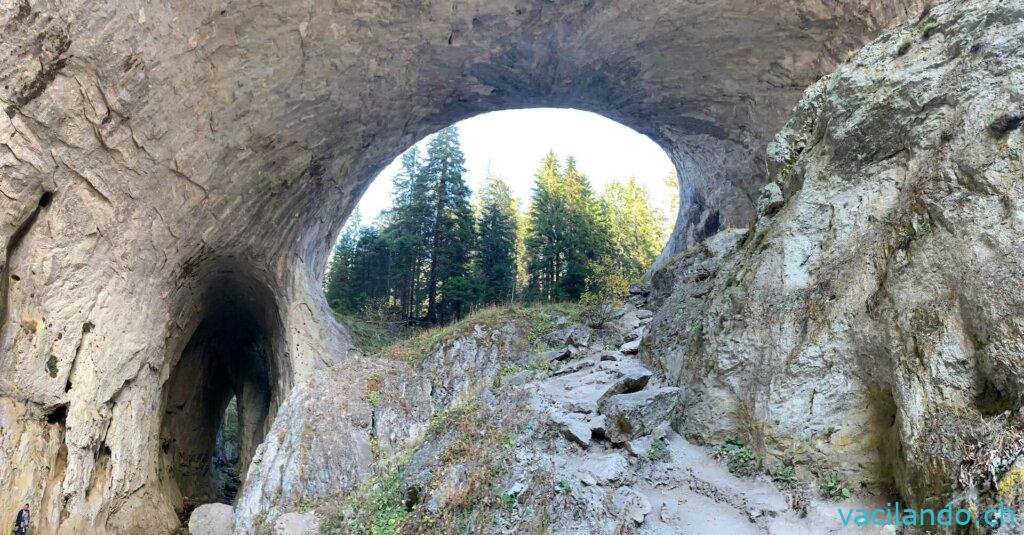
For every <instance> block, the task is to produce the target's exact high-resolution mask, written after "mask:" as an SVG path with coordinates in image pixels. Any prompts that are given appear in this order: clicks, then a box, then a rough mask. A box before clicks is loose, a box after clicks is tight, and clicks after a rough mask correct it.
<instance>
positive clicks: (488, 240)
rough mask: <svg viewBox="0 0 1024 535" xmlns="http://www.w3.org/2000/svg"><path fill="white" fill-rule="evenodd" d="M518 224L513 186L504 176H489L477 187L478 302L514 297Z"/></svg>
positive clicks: (476, 270) (498, 301) (476, 263)
mask: <svg viewBox="0 0 1024 535" xmlns="http://www.w3.org/2000/svg"><path fill="white" fill-rule="evenodd" d="M518 226H519V225H518V214H517V209H516V200H515V198H514V197H513V195H512V190H511V189H510V188H509V186H508V184H506V183H505V182H504V181H503V180H501V179H499V178H495V177H491V178H488V179H487V183H486V185H485V186H484V187H483V189H482V190H481V191H480V218H479V237H478V239H477V253H476V259H475V263H474V265H475V274H476V279H477V281H478V282H477V284H476V288H477V292H478V294H479V295H478V299H479V301H480V302H481V303H485V304H495V303H502V302H509V301H512V300H513V299H514V298H515V292H516V280H517V276H518V270H517V261H518V259H517V245H518V244H517V240H518Z"/></svg>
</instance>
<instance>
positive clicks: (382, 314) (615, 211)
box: [324, 127, 665, 352]
mask: <svg viewBox="0 0 1024 535" xmlns="http://www.w3.org/2000/svg"><path fill="white" fill-rule="evenodd" d="M464 173H465V156H464V155H463V152H462V148H461V144H460V140H459V134H458V130H457V129H456V128H455V127H449V128H446V129H444V130H441V131H440V132H438V133H437V134H436V135H435V136H433V137H432V138H430V139H429V141H428V142H427V143H426V148H425V151H424V153H422V154H421V152H420V150H419V149H418V148H417V147H413V148H412V149H410V150H409V151H407V152H406V153H405V154H403V155H402V159H401V169H400V171H399V172H398V173H397V174H396V175H395V177H394V184H393V185H394V194H393V198H392V206H393V207H392V209H391V210H389V211H387V212H384V213H383V214H381V216H380V217H379V218H377V220H376V221H374V222H373V223H372V224H370V225H365V226H364V225H362V224H361V220H360V217H359V214H358V213H355V214H353V216H352V218H351V220H350V221H349V223H348V224H347V225H346V226H345V227H344V229H343V231H342V233H341V235H340V237H339V239H338V242H337V244H336V245H335V248H334V250H333V251H332V254H331V257H330V259H329V262H328V269H327V272H326V273H325V277H324V292H325V294H326V296H327V301H328V303H329V304H330V305H331V307H332V308H334V310H335V311H337V312H338V313H339V314H340V315H341V316H342V317H343V319H344V320H345V321H346V323H348V324H349V326H350V327H351V328H352V330H353V331H356V332H354V335H355V337H356V341H357V344H359V345H360V346H361V347H362V348H364V350H366V351H367V352H374V351H376V350H378V349H379V348H381V347H383V346H385V345H388V343H389V342H390V341H391V339H392V338H393V337H392V336H390V335H391V334H396V335H399V336H400V335H403V334H408V328H410V327H425V326H435V325H444V324H447V323H450V322H453V321H457V320H459V319H461V318H463V317H465V316H466V315H467V314H469V313H471V312H473V311H474V310H477V309H480V308H481V307H488V306H492V305H503V304H509V303H514V302H538V301H539V302H545V303H555V302H565V301H571V302H575V301H577V300H579V299H580V298H581V297H583V296H586V302H587V305H588V308H589V309H590V312H591V316H592V318H593V319H594V320H595V321H599V320H600V316H602V315H604V314H606V313H607V312H608V311H607V310H606V307H604V305H605V304H607V303H609V302H611V301H612V300H614V299H616V298H618V296H619V295H620V294H622V293H624V288H625V287H626V285H627V283H628V282H630V281H633V280H637V279H639V278H640V277H642V276H644V274H645V272H646V270H647V269H648V268H649V266H650V265H651V263H652V262H653V261H654V259H655V258H656V257H657V254H658V252H659V251H660V248H661V246H662V243H663V242H664V239H665V221H664V218H663V217H661V216H660V215H659V214H658V212H657V211H656V210H655V209H654V208H653V207H652V205H651V203H650V199H649V194H648V192H647V190H646V189H645V188H644V187H643V186H641V185H639V184H638V183H637V181H636V180H634V179H629V180H627V181H625V182H612V183H611V184H609V185H608V187H607V188H606V189H605V191H604V193H603V194H602V196H600V197H598V196H596V195H595V194H594V192H593V190H592V188H591V185H590V182H589V181H588V179H587V177H586V176H585V175H584V174H583V173H582V172H581V171H580V170H579V169H578V168H577V166H576V162H575V160H574V159H573V157H572V156H569V157H567V158H566V159H565V161H564V164H563V162H560V161H559V158H558V157H557V156H556V155H555V154H554V153H549V154H548V155H547V156H546V157H545V159H544V161H543V162H542V164H541V166H540V167H539V169H538V170H537V172H536V175H535V182H534V188H533V194H532V198H531V202H530V207H529V210H528V212H527V214H526V216H525V218H523V219H524V221H523V222H521V221H520V214H519V208H518V206H517V202H516V199H515V197H514V195H513V193H512V190H511V188H510V187H509V186H508V184H506V183H505V182H504V181H502V180H500V179H498V178H495V177H490V178H488V180H487V182H486V184H485V185H484V187H483V188H481V190H480V191H479V192H478V195H477V197H476V199H475V205H476V209H475V210H474V208H473V203H471V202H470V195H471V192H470V190H469V188H468V187H467V186H466V183H465V181H464V180H463V175H464ZM527 273H529V275H526V274H527ZM356 315H358V316H361V317H362V318H365V319H367V320H368V321H369V323H364V324H360V323H359V321H358V320H356V319H354V317H355V316H356ZM360 331H361V332H360Z"/></svg>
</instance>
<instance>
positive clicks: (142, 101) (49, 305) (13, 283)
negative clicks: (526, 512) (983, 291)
mask: <svg viewBox="0 0 1024 535" xmlns="http://www.w3.org/2000/svg"><path fill="white" fill-rule="evenodd" d="M924 3H926V2H924V1H923V0H857V1H851V2H841V3H840V2H818V1H815V0H800V1H797V2H792V1H782V0H770V1H763V2H749V1H746V0H727V1H722V2H713V3H709V2H703V1H696V0H666V1H662V2H648V1H589V2H575V1H557V2H512V3H509V2H490V1H482V0H480V1H470V2H441V1H426V2H383V1H380V2H372V1H368V2H340V3H339V2H329V1H318V0H310V1H304V2H299V1H287V2H249V1H246V0H238V1H213V2H192V3H187V5H186V4H181V3H175V4H173V5H172V4H168V3H161V2H148V1H142V2H137V1H123V2H121V1H108V2H104V1H99V2H97V1H88V2H86V1H76V0H64V1H59V0H53V1H42V0H40V1H36V0H5V1H3V2H0V81H2V84H0V86H2V89H0V108H2V109H3V113H2V114H0V244H2V247H0V255H2V256H0V393H2V399H0V407H2V409H3V410H2V412H0V418H2V424H3V435H2V437H0V487H2V488H4V489H5V490H6V492H5V493H3V495H2V496H0V511H2V514H0V523H3V522H8V523H9V521H10V518H8V516H7V515H10V514H13V511H14V510H15V504H18V503H21V502H23V501H27V502H30V503H31V504H32V505H33V506H34V509H35V510H36V511H37V514H36V516H35V518H36V519H37V520H38V522H39V527H40V529H41V530H43V531H44V532H53V531H62V532H69V533H70V532H104V531H111V532H145V533H161V532H167V531H170V530H172V529H174V528H175V527H176V526H177V525H178V524H179V520H178V513H179V512H180V511H181V509H182V508H183V504H184V503H185V502H186V498H188V496H185V495H184V493H185V491H183V490H182V488H183V487H190V486H192V487H193V488H200V490H201V485H200V486H198V487H197V486H193V485H192V484H191V483H183V482H187V481H191V480H193V479H194V478H195V477H196V475H197V474H202V473H203V472H204V471H205V470H206V467H204V466H202V458H203V451H204V450H206V449H209V448H211V447H212V444H213V442H214V441H212V440H209V439H208V438H207V439H205V440H199V441H197V442H189V443H187V444H186V445H185V446H187V447H183V443H182V442H181V441H180V438H181V437H185V436H192V435H195V436H199V435H204V434H208V433H209V431H210V429H212V427H214V426H213V425H212V424H209V425H207V424H203V425H199V424H197V423H196V422H198V421H202V420H203V419H204V418H213V416H215V415H216V414H217V412H218V411H219V410H220V408H221V406H222V405H223V403H224V400H225V399H228V398H230V396H231V395H234V396H235V397H236V399H237V400H238V403H239V412H240V414H241V415H242V422H241V424H242V425H241V427H242V429H241V431H242V434H243V437H247V438H244V440H243V446H242V452H241V453H242V455H243V459H242V462H243V465H249V464H250V463H252V464H251V466H257V463H255V462H254V461H253V459H256V458H257V457H259V456H260V448H255V449H254V448H252V447H251V446H252V445H254V444H257V443H259V442H260V441H261V440H263V439H265V438H266V437H268V436H274V437H277V436H281V437H285V436H286V435H287V433H288V432H289V430H291V429H295V428H301V425H302V423H301V422H297V421H296V420H294V419H289V420H288V423H289V425H291V426H298V427H290V428H288V429H284V428H281V427H280V426H275V423H274V422H275V417H276V416H277V414H278V412H279V411H283V410H285V409H286V408H287V407H288V406H299V405H301V404H302V403H303V401H302V400H303V399H327V398H326V397H325V395H324V393H323V392H303V391H304V390H305V389H308V388H311V386H310V385H314V384H327V385H335V387H336V389H335V390H332V391H331V393H332V396H333V399H336V400H357V399H359V396H360V395H361V392H359V391H358V389H359V387H358V386H356V385H359V384H361V383H360V381H365V379H366V377H367V375H368V374H369V373H371V372H370V371H368V370H366V369H364V367H363V366H360V365H357V361H356V360H353V359H349V358H348V357H347V353H348V348H349V346H350V344H349V342H348V340H347V336H346V334H345V333H344V332H343V330H342V329H341V328H340V327H339V326H338V325H337V324H336V323H335V322H334V320H333V319H331V316H330V314H329V313H328V310H327V307H326V304H325V303H324V300H323V298H322V297H321V295H320V288H319V286H320V280H319V279H320V273H321V272H322V268H323V265H324V262H325V259H326V256H327V253H328V251H329V248H330V244H331V242H332V240H333V238H334V236H335V234H336V232H337V230H338V228H339V226H340V225H341V223H342V221H343V216H344V215H345V214H347V213H348V212H349V211H350V210H351V209H352V207H353V206H354V204H355V202H356V201H357V200H358V197H359V195H360V193H361V192H362V191H364V189H365V188H366V187H367V185H368V183H369V181H370V179H371V178H372V177H373V176H374V174H375V172H376V171H377V170H379V169H380V168H381V167H382V166H383V165H384V164H385V163H386V162H387V161H389V160H390V159H391V158H393V157H394V156H396V155H397V154H398V153H399V152H400V151H401V150H403V149H404V148H406V147H407V146H408V145H409V144H411V143H412V142H414V141H415V140H417V139H419V138H420V137H422V136H423V135H425V134H428V133H430V132H431V131H433V130H436V129H438V128H441V127H443V126H446V125H448V124H450V123H452V122H454V121H457V120H459V119H462V118H465V117H468V116H471V115H474V114H476V113H480V112H484V111H488V110H496V109H502V108H511V107H517V106H538V105H546V106H572V107H577V108H582V109H587V110H592V111H595V112H598V113H602V114H604V115H607V116H608V117H610V118H612V119H616V120H619V121H621V122H623V123H624V124H627V125H629V126H632V127H634V128H636V129H637V130H639V131H640V132H643V133H645V134H647V135H649V136H651V137H652V139H654V140H655V141H656V142H658V143H659V144H661V146H663V147H664V148H665V149H666V150H667V151H668V152H669V154H670V155H671V156H672V158H673V159H674V160H675V162H676V165H677V168H678V170H679V173H680V176H681V177H682V179H681V182H680V190H681V193H682V198H683V203H682V206H681V209H680V213H679V219H678V225H677V230H676V233H675V235H674V237H673V241H672V245H671V246H670V251H676V250H680V249H682V247H683V246H685V245H687V244H691V243H694V242H695V241H697V240H699V239H700V238H702V237H704V236H707V235H710V234H712V233H714V232H715V231H716V230H718V229H720V228H723V227H727V226H742V225H744V224H746V223H747V222H748V221H749V219H750V218H751V215H752V213H753V206H754V201H755V198H756V192H757V190H758V188H759V187H760V186H761V184H762V183H763V180H764V171H763V167H764V158H763V156H762V155H763V148H764V144H765V142H766V140H767V139H768V138H769V137H770V136H771V135H773V134H774V133H775V131H776V130H777V129H778V128H779V127H780V126H781V125H782V123H783V120H784V119H783V117H784V116H785V114H786V113H787V112H788V110H789V109H790V108H791V106H792V105H793V103H795V102H796V100H797V98H798V95H799V93H800V91H802V90H803V88H804V87H806V86H807V85H808V84H810V83H812V82H813V81H814V80H815V79H817V78H818V77H819V76H821V75H822V74H824V73H826V72H829V71H830V70H831V69H832V68H833V67H834V65H835V64H836V62H837V61H838V60H840V59H842V58H843V57H844V56H845V55H846V54H847V53H848V52H849V51H850V50H851V49H854V48H856V47H858V46H860V45H861V44H863V43H864V42H865V41H866V40H867V39H869V38H870V37H871V36H872V35H874V34H875V33H876V32H877V31H878V30H879V29H880V28H882V27H884V26H887V25H889V24H890V23H892V22H893V21H895V20H897V19H903V18H906V17H907V16H910V15H914V16H916V15H917V14H918V13H919V12H920V10H921V7H922V4H924ZM964 30H965V31H967V30H970V31H982V30H980V29H977V28H964ZM933 39H935V40H934V41H932V40H928V43H941V42H945V41H944V40H946V39H949V38H948V37H946V36H945V34H939V33H937V34H935V35H934V36H933ZM922 46H925V45H919V44H917V43H916V41H915V45H914V46H913V47H912V48H911V50H910V52H909V53H908V54H909V55H908V56H906V58H905V59H903V60H899V61H904V62H906V65H908V66H910V65H920V67H919V69H920V70H921V72H925V66H926V64H925V61H924V60H921V63H917V60H913V58H918V57H919V56H918V55H919V54H921V52H920V51H919V49H920V48H922ZM926 46H927V47H930V46H937V45H933V44H927V45H926ZM926 50H931V49H930V48H926ZM990 53H992V52H988V51H984V52H982V53H981V55H980V56H976V57H986V56H984V55H985V54H990ZM935 57H939V56H935ZM967 57H968V56H967V55H963V58H967ZM972 57H973V56H972ZM1001 58H1002V57H1001V56H998V55H997V56H996V57H995V58H994V59H992V60H991V62H992V64H993V65H996V66H998V65H1000V64H1002V63H1001V62H1002V61H1003V60H1002V59H1001ZM912 60H913V61H912ZM966 61H967V59H958V60H957V61H956V62H953V63H951V65H963V66H964V68H968V67H970V68H974V65H973V64H970V65H968V64H967V63H965V62H966ZM979 61H980V60H979ZM939 67H942V66H941V65H939ZM993 68H996V67H993ZM940 71H942V69H934V71H929V72H940ZM879 72H881V71H879ZM908 72H915V71H908ZM983 73H984V71H983ZM921 76H925V75H923V74H922V75H921ZM964 76H965V77H966V76H967V75H966V74H965V75H964ZM986 76H992V77H993V78H995V77H996V75H995V74H991V73H990V74H988V75H986ZM1009 76H1010V75H1009V74H1004V75H1002V78H999V79H1008V78H1009ZM965 83H966V82H965ZM851 91H854V93H855V94H859V93H858V91H860V90H859V89H856V90H854V89H851ZM908 102H909V100H908ZM913 102H914V104H915V105H919V106H924V105H925V104H926V103H927V102H925V101H921V102H919V101H916V100H915V101H913ZM802 113H803V114H804V115H807V113H808V112H806V111H805V112H802ZM896 116H897V117H898V116H899V115H896ZM872 117H874V120H875V121H876V123H877V125H878V126H879V127H882V126H886V125H888V124H889V123H887V122H886V121H888V120H889V119H887V118H886V117H889V116H888V115H878V116H872ZM980 117H981V116H980V115H974V114H972V115H971V116H969V117H965V118H964V121H974V120H981V119H980ZM907 127H908V128H909V125H908V126H907ZM797 131H800V130H799V129H797ZM908 131H909V130H908ZM843 135H844V136H846V138H845V139H846V142H845V143H843V144H841V145H840V144H838V143H837V144H835V146H837V147H839V146H842V147H843V148H844V149H845V150H850V149H851V148H855V150H857V151H859V150H861V149H860V148H857V147H861V146H863V147H869V148H870V150H868V151H867V152H866V153H865V154H874V152H873V151H875V150H876V149H877V151H882V152H884V151H885V150H889V149H890V148H893V147H889V146H887V145H886V146H878V147H874V145H872V143H878V142H876V141H873V140H872V139H865V138H864V136H866V135H867V132H857V131H853V132H844V133H843ZM957 135H958V134H956V133H954V140H953V143H954V144H955V143H957V142H960V143H975V142H977V143H980V141H979V140H972V139H962V140H960V138H958V137H957ZM1013 135H1015V134H1011V135H1010V136H1005V137H1004V138H1003V140H1004V141H1002V142H1003V143H1008V144H1012V143H1013V140H1014V139H1016V138H1014V137H1013ZM858 136H859V137H858ZM1006 140H1009V141H1006ZM1011 146H1012V145H1011ZM871 147H874V148H871ZM837 150H838V149H837ZM865 150H867V149H865ZM911 154H912V153H911V152H903V153H899V154H896V156H894V158H896V159H895V160H892V161H902V160H901V159H903V158H907V157H909V156H910V155H911ZM913 154H916V153H913ZM984 154H985V153H981V155H979V156H977V157H979V158H980V157H982V155H984ZM851 157H852V156H851ZM983 161H984V160H983ZM970 169H974V168H970ZM957 176H969V177H972V178H971V180H973V181H975V182H971V183H972V184H980V185H979V186H977V188H982V189H980V190H978V191H979V193H977V195H982V194H983V193H984V189H983V188H985V187H988V186H986V184H988V182H983V181H982V182H977V181H979V180H983V179H984V180H988V178H986V175H984V174H981V173H977V172H973V173H972V172H963V173H961V174H958V175H957ZM783 182H784V184H785V185H786V187H785V188H784V190H785V192H786V193H787V194H792V192H793V191H794V190H795V189H797V188H796V187H795V186H794V185H793V184H794V183H795V179H794V181H783ZM823 187H824V186H823ZM837 187H838V186H837ZM837 191H842V189H841V188H840V189H839V190H837ZM829 198H835V197H829ZM790 204H792V203H790ZM1011 206H1012V204H1011ZM790 209H791V208H787V209H786V210H790ZM958 213H959V212H958ZM992 213H993V214H994V213H996V212H992ZM808 217H809V216H808ZM857 221H861V219H857ZM801 224H803V223H801ZM936 227H937V225H936ZM957 228H959V227H957ZM979 232H980V230H979ZM818 239H820V238H819V237H817V235H813V236H812V235H808V237H807V238H806V240H805V241H801V242H799V243H800V244H802V245H799V247H805V246H806V247H805V249H806V250H807V251H809V252H813V251H812V248H811V245H810V244H811V243H815V242H814V241H813V240H818ZM963 239H964V240H967V238H966V237H964V238H963ZM965 243H971V244H974V245H975V246H977V247H982V245H981V244H983V243H986V242H984V241H969V242H965ZM837 248H839V247H838V246H837ZM800 250H804V249H800ZM844 250H846V249H844ZM879 258H887V257H879ZM956 260H957V261H958V262H964V261H965V260H964V259H963V258H961V257H957V258H956ZM946 267H948V266H946ZM965 269H966V268H965ZM899 280H901V279H899V278H898V277H891V278H890V279H889V281H890V285H888V286H886V288H888V291H891V292H895V291H898V290H897V286H895V285H896V284H898V281H899ZM906 280H908V281H909V280H910V279H906ZM906 284H908V285H910V287H913V286H912V284H911V283H910V282H907V283H906ZM882 295H883V294H880V296H882ZM884 295H889V294H884ZM880 302H881V301H880ZM879 310H880V311H879V313H880V314H881V313H883V312H884V311H885V310H896V309H894V308H891V309H886V308H884V307H883V308H881V309H879ZM892 314H894V317H898V315H896V312H892ZM893 321H895V320H893ZM886 324H888V323H886ZM210 325H214V326H218V328H215V329H207V328H205V327H204V326H210ZM972 332H975V333H980V332H986V333H987V332H988V331H981V330H972ZM986 339H987V338H986ZM239 346H244V347H239ZM990 362H992V363H993V365H995V364H998V363H999V362H1000V361H999V359H998V358H993V360H991V361H990ZM182 366H184V367H183V368H180V369H179V367H182ZM190 378H191V379H190ZM179 381H184V382H179ZM190 381H195V382H196V383H197V384H199V383H202V384H205V385H212V386H211V388H212V389H213V390H212V391H209V392H206V393H205V394H204V395H202V396H199V397H195V398H190V399H184V398H181V397H179V396H178V394H181V393H183V392H184V393H187V392H188V389H187V383H188V382H190ZM289 399H293V400H294V401H293V403H292V404H291V405H289V404H288V401H287V400H289ZM350 402H351V403H356V401H350ZM352 410H353V411H355V412H354V413H353V414H355V413H358V410H362V409H358V410H357V408H353V409H352ZM183 414H184V415H190V416H188V417H184V418H180V417H176V415H179V416H180V415H183ZM296 418H313V415H312V414H309V415H304V416H303V415H299V416H296ZM214 420H215V419H212V420H209V421H214ZM176 422H187V423H176ZM193 425H194V426H195V427H190V426H193ZM353 425H354V424H353ZM174 437H179V440H175V439H174ZM246 441H248V442H246ZM247 443H248V444H249V446H246V445H245V444H247ZM335 445H336V444H335V443H334V442H331V441H330V440H326V441H325V442H324V443H323V444H322V446H323V447H324V448H328V449H329V448H332V447H335ZM319 453H322V454H326V453H327V450H325V451H323V452H319ZM281 455H282V457H281V458H291V459H310V458H316V456H317V455H318V452H310V451H305V452H303V453H302V455H303V456H304V457H303V456H297V457H288V456H287V455H286V452H281ZM195 459H199V461H198V462H199V464H198V465H196V463H195V462H193V461H194V460H195ZM348 459H349V461H351V462H354V463H356V465H358V459H359V458H358V457H350V458H348ZM183 460H184V462H183ZM338 462H339V463H343V461H338ZM345 462H348V461H345ZM339 466H340V465H339ZM308 468H309V466H308V465H304V466H300V467H298V468H297V469H296V470H294V471H288V472H285V473H284V475H283V478H284V480H281V481H277V482H274V483H271V482H268V481H267V480H266V479H265V478H264V476H263V475H257V477H255V478H254V477H246V478H245V482H244V485H245V487H244V488H243V490H242V492H243V495H244V494H245V492H246V489H256V488H270V487H260V485H277V487H276V490H274V492H277V491H278V490H280V491H281V492H278V493H277V494H274V495H275V496H278V497H280V499H286V498H288V492H292V491H295V492H299V491H301V482H302V479H301V478H300V477H299V476H300V475H301V474H304V473H307V469H308ZM358 468H359V466H355V467H353V468H352V470H354V471H353V472H352V474H357V473H358ZM252 473H255V472H254V471H253V470H250V476H251V475H252ZM279 473H280V472H279ZM353 477H354V476H353ZM353 477H339V478H336V480H335V481H336V482H337V484H338V485H339V486H345V485H350V484H351V482H352V481H353V480H354V479H353ZM289 478H293V479H289ZM286 489H291V490H288V492H285V490H286ZM295 489H299V490H295ZM253 492H255V491H253ZM268 492H270V491H268ZM268 495H270V494H268ZM275 499H277V498H275ZM288 499H290V498H288ZM236 529H238V528H237V527H236Z"/></svg>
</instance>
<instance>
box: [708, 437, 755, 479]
mask: <svg viewBox="0 0 1024 535" xmlns="http://www.w3.org/2000/svg"><path fill="white" fill-rule="evenodd" d="M715 458H716V459H718V460H720V461H725V463H726V466H727V467H728V468H729V472H730V473H732V474H733V475H737V476H751V475H754V474H755V473H756V472H757V456H755V455H754V452H753V451H752V450H751V449H750V448H749V447H748V446H747V445H746V444H744V443H743V441H742V440H740V439H739V438H736V437H727V438H726V439H725V440H724V441H722V442H721V443H719V444H718V445H717V446H716V447H715Z"/></svg>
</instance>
